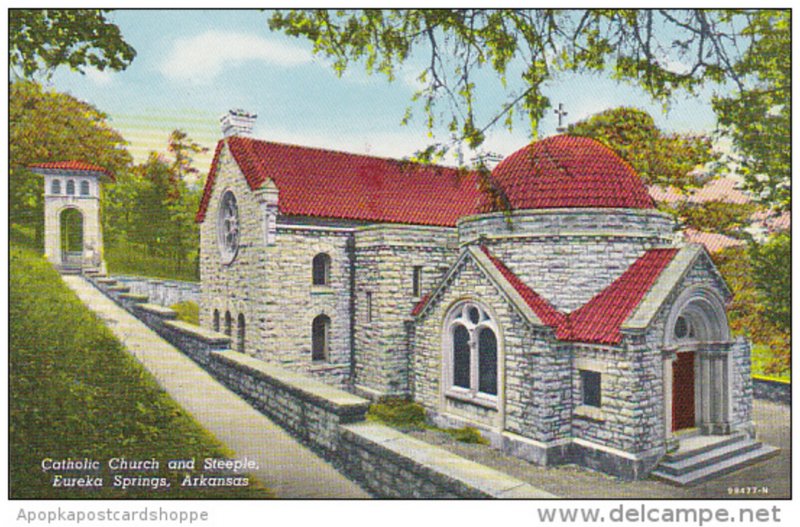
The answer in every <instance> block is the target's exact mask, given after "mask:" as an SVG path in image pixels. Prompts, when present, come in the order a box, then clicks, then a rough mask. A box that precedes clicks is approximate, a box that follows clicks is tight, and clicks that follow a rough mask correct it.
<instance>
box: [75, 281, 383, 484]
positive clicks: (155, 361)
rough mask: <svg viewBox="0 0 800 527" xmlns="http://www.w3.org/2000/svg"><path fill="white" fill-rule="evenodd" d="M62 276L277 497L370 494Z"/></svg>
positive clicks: (89, 289)
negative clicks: (251, 462)
mask: <svg viewBox="0 0 800 527" xmlns="http://www.w3.org/2000/svg"><path fill="white" fill-rule="evenodd" d="M62 278H63V279H64V282H65V283H66V284H67V285H68V286H69V287H70V288H71V289H72V290H73V291H75V293H76V294H77V295H78V297H79V298H80V299H81V301H82V302H83V303H84V304H86V305H87V306H88V307H89V308H90V309H91V310H93V311H94V312H95V313H97V315H98V316H99V317H100V318H101V319H102V320H103V321H104V322H105V323H106V325H108V327H109V329H111V331H112V332H113V333H114V335H116V336H117V338H118V339H119V340H120V341H121V342H122V343H123V344H124V345H125V347H126V348H127V349H128V351H130V353H131V354H133V356H134V357H136V358H137V359H138V360H139V361H140V362H141V363H142V365H144V367H145V368H147V369H148V370H149V371H150V372H151V373H152V374H153V376H154V377H155V378H156V379H157V380H158V383H159V384H160V385H161V386H162V387H163V388H164V389H165V390H166V391H167V393H169V394H170V396H172V398H173V399H175V401H176V402H177V403H178V404H180V405H181V406H182V407H183V408H184V409H185V410H186V411H187V412H189V413H191V414H192V416H193V417H194V418H195V420H197V422H198V423H200V424H201V425H202V426H203V427H204V428H205V429H206V430H208V431H209V432H211V433H212V434H214V435H215V436H216V437H217V439H219V440H220V441H221V442H222V443H224V444H225V445H226V446H227V447H228V448H230V449H231V450H233V451H234V452H236V455H237V457H239V458H243V457H247V458H249V459H254V460H255V461H256V462H257V463H258V465H259V468H258V469H257V470H248V472H250V473H251V474H253V475H254V476H256V477H257V478H258V479H259V480H260V481H262V482H263V483H264V485H266V486H267V487H269V488H270V490H273V491H274V492H275V495H276V497H278V498H350V499H352V498H369V497H370V495H369V494H368V493H367V492H366V491H364V490H363V489H361V487H359V486H358V485H356V484H355V483H353V482H352V481H350V480H349V479H347V478H346V477H344V476H343V475H342V474H340V473H339V472H337V471H336V469H334V468H333V466H332V465H331V464H330V463H328V462H327V461H325V460H323V459H321V458H320V457H318V456H317V455H316V454H314V453H313V452H312V451H311V450H309V449H308V448H306V447H305V446H303V445H302V444H300V443H299V442H297V441H296V440H295V439H294V438H292V437H291V436H290V435H289V434H288V433H287V432H285V431H284V430H283V429H282V428H281V427H280V426H278V425H277V424H275V423H274V422H272V421H271V420H270V419H269V418H267V417H266V416H265V415H263V414H262V413H260V412H258V411H257V410H256V409H254V408H253V407H252V406H250V405H249V404H247V403H246V402H245V401H244V400H242V399H241V398H239V396H237V395H236V394H234V393H233V392H231V391H230V390H228V389H227V388H225V387H224V386H222V385H221V384H220V383H219V382H217V381H216V380H215V379H214V378H213V377H211V375H209V374H208V373H207V372H206V371H205V370H203V369H202V368H200V366H198V365H197V364H195V363H194V362H193V361H192V360H191V359H190V358H189V357H187V356H185V355H183V354H182V353H181V352H180V351H178V350H177V349H175V347H173V346H172V345H170V344H169V343H167V342H166V341H165V340H163V339H162V338H161V337H159V336H158V335H157V334H156V333H154V332H153V331H152V330H151V329H150V328H148V327H147V326H145V325H144V324H143V323H142V322H140V321H139V320H137V319H136V318H135V317H134V316H133V315H131V314H130V313H128V312H127V311H125V310H124V309H122V308H121V307H119V306H118V305H116V304H115V303H114V302H113V301H111V300H110V299H109V298H107V297H106V296H105V295H103V293H101V292H100V291H99V290H97V289H96V288H95V287H94V286H93V285H92V284H90V283H89V282H87V281H86V280H85V279H84V278H82V277H80V276H77V275H66V276H63V277H62Z"/></svg>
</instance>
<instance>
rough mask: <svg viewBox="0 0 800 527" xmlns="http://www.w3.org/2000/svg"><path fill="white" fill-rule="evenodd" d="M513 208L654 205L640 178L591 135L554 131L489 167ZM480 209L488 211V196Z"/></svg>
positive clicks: (639, 206)
mask: <svg viewBox="0 0 800 527" xmlns="http://www.w3.org/2000/svg"><path fill="white" fill-rule="evenodd" d="M491 179H492V184H493V186H494V188H495V189H496V190H497V191H499V193H500V194H501V195H502V196H504V197H505V198H506V199H507V200H508V205H510V207H511V208H512V209H517V210H518V209H549V208H628V209H652V208H655V204H654V203H653V200H652V198H651V197H650V195H649V194H648V193H647V188H646V187H645V185H644V183H643V182H642V180H641V179H640V178H639V176H638V175H637V174H636V172H635V171H634V170H633V168H632V167H631V166H630V165H629V164H628V163H627V162H625V161H624V160H623V159H622V158H621V157H619V156H618V155H617V154H616V153H614V152H613V151H612V150H611V149H609V148H608V147H606V146H604V145H602V144H601V143H598V142H597V141H595V140H594V139H589V138H586V137H573V136H567V135H557V136H553V137H548V138H547V139H543V140H541V141H537V142H535V143H531V144H529V145H528V146H526V147H524V148H522V149H520V150H518V151H516V152H514V153H513V154H511V155H510V156H508V157H507V158H505V159H504V160H503V162H502V163H500V164H499V165H497V167H495V169H494V170H493V171H492V176H491ZM483 201H484V203H483V204H482V207H481V208H482V209H483V210H484V211H489V210H491V204H490V203H489V199H484V200H483Z"/></svg>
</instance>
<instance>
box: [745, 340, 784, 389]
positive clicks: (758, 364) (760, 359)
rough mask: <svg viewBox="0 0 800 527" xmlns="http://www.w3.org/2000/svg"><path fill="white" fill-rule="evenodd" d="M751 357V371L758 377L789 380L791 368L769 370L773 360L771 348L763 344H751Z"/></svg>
mask: <svg viewBox="0 0 800 527" xmlns="http://www.w3.org/2000/svg"><path fill="white" fill-rule="evenodd" d="M750 357H751V373H752V374H753V375H758V376H760V377H768V378H771V379H777V380H782V381H789V380H791V377H792V375H791V369H788V368H787V369H786V370H784V371H782V372H779V373H774V372H771V371H770V368H769V365H770V363H772V362H773V358H772V350H771V349H770V348H769V346H766V345H764V344H753V349H752V351H751V352H750Z"/></svg>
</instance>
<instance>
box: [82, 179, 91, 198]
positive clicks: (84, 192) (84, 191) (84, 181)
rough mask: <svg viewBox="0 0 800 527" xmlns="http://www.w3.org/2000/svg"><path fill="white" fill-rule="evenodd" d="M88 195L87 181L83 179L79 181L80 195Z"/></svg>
mask: <svg viewBox="0 0 800 527" xmlns="http://www.w3.org/2000/svg"><path fill="white" fill-rule="evenodd" d="M88 195H89V182H88V181H86V180H85V179H84V180H83V181H81V196H88Z"/></svg>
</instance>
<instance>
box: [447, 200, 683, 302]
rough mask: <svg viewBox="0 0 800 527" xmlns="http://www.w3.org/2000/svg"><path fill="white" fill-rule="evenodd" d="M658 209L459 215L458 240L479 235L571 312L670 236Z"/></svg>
mask: <svg viewBox="0 0 800 527" xmlns="http://www.w3.org/2000/svg"><path fill="white" fill-rule="evenodd" d="M672 235H673V233H672V220H671V219H670V218H669V217H668V216H666V215H664V214H663V213H660V212H658V211H648V210H618V209H556V210H541V211H521V212H515V213H512V214H511V215H503V214H488V215H482V216H472V217H469V218H465V219H462V220H460V221H459V242H460V243H461V244H462V245H463V244H466V243H470V242H472V241H474V240H478V239H481V240H482V242H483V243H485V244H486V245H487V246H488V247H489V248H490V249H491V251H492V253H493V254H494V255H495V256H497V257H498V258H500V259H501V260H502V261H503V262H504V263H505V264H506V265H507V266H508V267H509V269H511V270H512V271H513V272H514V273H515V274H516V275H517V276H518V277H519V278H520V279H521V280H522V281H523V282H525V283H526V284H528V285H529V286H530V287H531V288H532V289H533V290H535V291H536V292H537V293H539V294H540V295H542V296H543V297H544V298H546V299H547V300H548V301H549V302H550V303H551V304H553V306H555V307H556V308H557V309H559V310H561V311H565V312H570V311H573V310H575V309H577V308H578V307H580V306H582V305H583V304H585V303H586V302H588V301H589V300H590V299H591V298H592V297H593V296H594V295H595V294H597V293H598V292H600V291H602V290H603V289H604V288H606V287H607V286H608V285H609V284H611V282H613V281H614V280H616V279H617V278H618V277H619V276H620V275H621V274H622V273H623V272H625V270H626V269H627V268H628V267H630V265H631V264H632V263H633V262H634V261H636V259H637V258H639V257H640V256H641V255H642V254H643V253H644V251H645V250H647V249H649V248H651V247H652V246H653V245H656V244H663V243H666V242H669V240H670V239H671V237H672Z"/></svg>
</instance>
